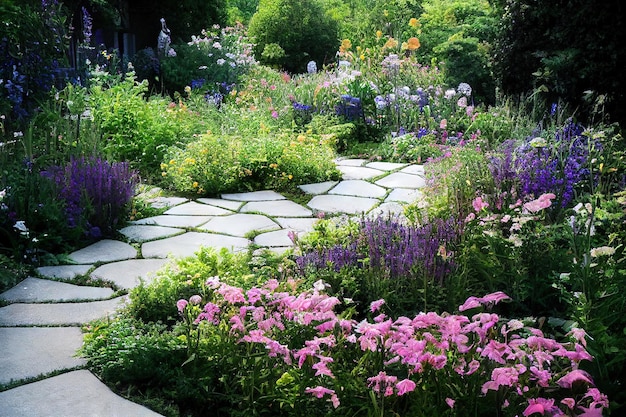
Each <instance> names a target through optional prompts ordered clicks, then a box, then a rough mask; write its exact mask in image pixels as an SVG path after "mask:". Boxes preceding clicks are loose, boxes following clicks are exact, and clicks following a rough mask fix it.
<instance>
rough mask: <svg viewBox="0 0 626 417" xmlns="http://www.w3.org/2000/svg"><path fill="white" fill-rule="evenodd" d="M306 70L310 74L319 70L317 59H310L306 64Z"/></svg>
mask: <svg viewBox="0 0 626 417" xmlns="http://www.w3.org/2000/svg"><path fill="white" fill-rule="evenodd" d="M306 72H308V73H309V74H315V73H316V72H317V64H316V63H315V61H309V63H308V64H306Z"/></svg>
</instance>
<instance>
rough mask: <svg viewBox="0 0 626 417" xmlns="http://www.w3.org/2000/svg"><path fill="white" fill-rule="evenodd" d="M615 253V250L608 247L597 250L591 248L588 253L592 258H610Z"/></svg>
mask: <svg viewBox="0 0 626 417" xmlns="http://www.w3.org/2000/svg"><path fill="white" fill-rule="evenodd" d="M614 253H615V248H612V247H610V246H600V247H599V248H593V249H591V250H590V251H589V254H590V255H591V257H592V258H599V257H600V256H611V255H613V254H614Z"/></svg>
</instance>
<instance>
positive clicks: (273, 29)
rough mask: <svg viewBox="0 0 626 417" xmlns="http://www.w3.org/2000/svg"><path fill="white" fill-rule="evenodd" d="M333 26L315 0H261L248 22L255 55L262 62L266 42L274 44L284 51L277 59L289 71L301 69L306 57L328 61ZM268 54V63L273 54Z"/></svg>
mask: <svg viewBox="0 0 626 417" xmlns="http://www.w3.org/2000/svg"><path fill="white" fill-rule="evenodd" d="M337 30H338V28H337V22H335V21H334V20H333V19H332V18H330V17H328V16H327V15H326V13H325V12H324V8H323V6H322V4H321V3H320V2H319V1H317V0H303V1H294V0H261V1H260V2H259V7H258V9H257V12H256V13H255V14H254V15H253V16H252V18H251V19H250V24H249V34H250V37H252V38H253V39H254V41H255V44H256V47H255V56H256V57H257V59H258V60H259V61H260V62H262V63H264V57H263V52H264V51H265V48H266V45H268V44H276V45H278V46H280V48H282V49H283V51H284V55H285V56H284V58H283V59H282V60H280V62H278V63H279V64H280V65H281V66H282V68H284V69H285V70H286V71H288V72H292V73H301V72H305V70H306V65H307V63H308V62H309V61H315V62H316V63H318V66H319V67H321V66H322V65H323V64H327V63H329V62H331V61H332V60H333V58H334V51H335V48H336V42H337V38H338V34H337ZM268 57H269V56H268ZM271 58H272V61H273V62H269V63H270V64H272V63H276V60H275V58H277V56H275V54H273V55H272V56H271Z"/></svg>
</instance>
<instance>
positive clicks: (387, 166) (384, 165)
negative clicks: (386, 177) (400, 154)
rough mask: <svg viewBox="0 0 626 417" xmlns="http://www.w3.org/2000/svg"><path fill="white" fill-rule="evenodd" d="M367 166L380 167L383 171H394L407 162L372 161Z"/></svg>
mask: <svg viewBox="0 0 626 417" xmlns="http://www.w3.org/2000/svg"><path fill="white" fill-rule="evenodd" d="M365 166H366V167H368V168H374V169H380V170H381V171H394V170H396V169H400V168H402V167H405V166H406V164H401V163H397V162H370V163H369V164H366V165H365Z"/></svg>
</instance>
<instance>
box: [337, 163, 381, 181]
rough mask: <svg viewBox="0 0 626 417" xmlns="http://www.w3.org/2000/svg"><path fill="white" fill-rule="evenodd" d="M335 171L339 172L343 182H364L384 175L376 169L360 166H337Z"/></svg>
mask: <svg viewBox="0 0 626 417" xmlns="http://www.w3.org/2000/svg"><path fill="white" fill-rule="evenodd" d="M337 169H338V170H339V171H341V174H342V177H343V179H344V180H366V179H369V178H374V177H378V176H380V175H383V174H384V173H385V172H384V171H380V170H378V169H372V168H366V167H361V166H349V165H348V166H337Z"/></svg>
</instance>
